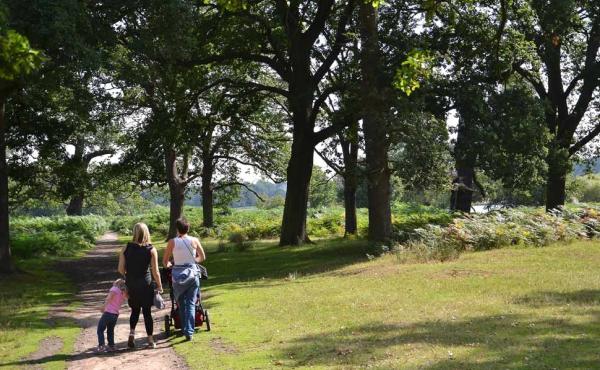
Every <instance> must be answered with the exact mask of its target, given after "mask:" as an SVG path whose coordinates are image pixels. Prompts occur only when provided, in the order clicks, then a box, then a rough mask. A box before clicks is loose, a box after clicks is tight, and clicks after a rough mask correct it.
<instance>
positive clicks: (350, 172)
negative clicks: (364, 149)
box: [339, 122, 358, 235]
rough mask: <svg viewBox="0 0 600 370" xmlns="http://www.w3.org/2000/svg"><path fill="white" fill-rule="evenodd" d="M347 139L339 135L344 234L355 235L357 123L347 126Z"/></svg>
mask: <svg viewBox="0 0 600 370" xmlns="http://www.w3.org/2000/svg"><path fill="white" fill-rule="evenodd" d="M349 128H350V133H349V136H350V137H349V138H346V137H344V135H343V134H340V135H339V138H340V144H341V147H342V155H343V160H344V171H343V177H344V212H345V225H344V234H346V235H348V234H352V235H354V234H356V232H357V220H356V189H357V188H358V122H355V123H353V124H351V125H349Z"/></svg>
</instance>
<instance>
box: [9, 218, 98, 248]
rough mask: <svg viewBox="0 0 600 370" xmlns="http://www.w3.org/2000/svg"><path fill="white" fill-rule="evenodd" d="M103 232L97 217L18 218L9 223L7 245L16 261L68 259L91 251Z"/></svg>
mask: <svg viewBox="0 0 600 370" xmlns="http://www.w3.org/2000/svg"><path fill="white" fill-rule="evenodd" d="M107 229H108V222H107V221H106V220H105V219H104V218H103V217H100V216H82V217H29V218H23V217H19V218H13V219H11V224H10V242H11V247H12V251H13V254H14V255H15V256H16V257H20V258H32V257H40V256H72V255H74V254H76V253H77V252H80V251H82V250H85V249H87V248H91V247H92V246H93V245H94V242H95V240H96V237H98V236H99V235H101V234H102V233H104V232H105V231H106V230H107Z"/></svg>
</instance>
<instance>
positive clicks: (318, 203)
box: [308, 166, 337, 208]
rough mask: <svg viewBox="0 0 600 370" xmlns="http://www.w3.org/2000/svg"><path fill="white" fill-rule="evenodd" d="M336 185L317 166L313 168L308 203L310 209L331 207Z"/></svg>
mask: <svg viewBox="0 0 600 370" xmlns="http://www.w3.org/2000/svg"><path fill="white" fill-rule="evenodd" d="M336 192H337V188H336V184H335V181H333V179H332V178H331V177H330V176H328V175H327V173H326V172H325V171H323V169H321V167H319V166H313V169H312V176H311V178H310V188H309V194H308V203H309V206H310V207H311V208H320V207H328V206H331V205H332V204H333V203H334V202H335V198H336Z"/></svg>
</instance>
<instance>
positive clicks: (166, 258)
mask: <svg viewBox="0 0 600 370" xmlns="http://www.w3.org/2000/svg"><path fill="white" fill-rule="evenodd" d="M174 247H175V242H174V241H173V239H171V240H169V242H168V243H167V248H166V249H165V253H164V254H163V266H165V267H166V268H169V267H171V265H172V264H171V261H170V259H171V257H172V256H173V248H174Z"/></svg>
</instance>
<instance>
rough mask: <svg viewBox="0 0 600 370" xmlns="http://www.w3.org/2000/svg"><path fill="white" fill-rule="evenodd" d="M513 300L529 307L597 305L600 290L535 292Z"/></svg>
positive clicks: (599, 299)
mask: <svg viewBox="0 0 600 370" xmlns="http://www.w3.org/2000/svg"><path fill="white" fill-rule="evenodd" d="M514 302H515V303H517V304H523V305H528V306H531V307H546V306H565V305H573V306H590V305H592V306H598V305H600V290H598V289H584V290H578V291H575V292H537V293H535V294H530V295H527V296H523V297H519V298H517V299H515V301H514ZM599 365H600V364H599Z"/></svg>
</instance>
